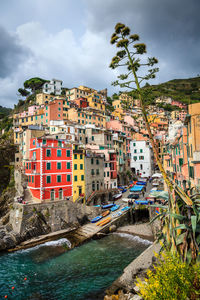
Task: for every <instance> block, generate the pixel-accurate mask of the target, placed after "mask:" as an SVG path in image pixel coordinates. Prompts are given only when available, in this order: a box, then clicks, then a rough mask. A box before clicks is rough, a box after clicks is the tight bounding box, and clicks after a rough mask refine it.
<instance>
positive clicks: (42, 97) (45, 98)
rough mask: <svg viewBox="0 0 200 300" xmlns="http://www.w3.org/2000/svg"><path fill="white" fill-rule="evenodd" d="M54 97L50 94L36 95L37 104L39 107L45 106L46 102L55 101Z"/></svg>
mask: <svg viewBox="0 0 200 300" xmlns="http://www.w3.org/2000/svg"><path fill="white" fill-rule="evenodd" d="M53 97H54V96H53V95H50V94H45V93H39V94H37V95H36V104H37V105H42V104H45V102H46V101H47V102H49V101H50V100H52V99H53Z"/></svg>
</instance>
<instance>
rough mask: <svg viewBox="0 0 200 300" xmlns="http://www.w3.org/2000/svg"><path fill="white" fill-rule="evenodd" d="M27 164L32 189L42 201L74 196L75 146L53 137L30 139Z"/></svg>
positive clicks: (35, 198) (37, 198) (39, 200)
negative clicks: (73, 156) (73, 147)
mask: <svg viewBox="0 0 200 300" xmlns="http://www.w3.org/2000/svg"><path fill="white" fill-rule="evenodd" d="M29 159H30V160H29V161H28V162H26V165H25V168H26V169H25V170H26V171H25V173H26V175H27V176H28V187H29V189H30V192H31V194H32V196H33V199H34V200H35V201H38V202H45V201H53V200H63V199H66V197H70V196H72V145H70V144H66V143H65V141H63V140H57V139H50V138H47V139H46V138H45V137H43V138H32V139H30V149H29Z"/></svg>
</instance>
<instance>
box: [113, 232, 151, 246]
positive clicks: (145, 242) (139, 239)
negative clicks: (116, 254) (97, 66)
mask: <svg viewBox="0 0 200 300" xmlns="http://www.w3.org/2000/svg"><path fill="white" fill-rule="evenodd" d="M113 234H114V235H118V236H120V237H123V238H126V239H128V240H131V241H135V242H137V243H141V244H144V245H152V244H153V243H152V242H150V241H148V240H145V239H142V238H141V237H139V236H135V235H131V234H128V233H120V232H114V233H113Z"/></svg>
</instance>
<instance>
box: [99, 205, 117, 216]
mask: <svg viewBox="0 0 200 300" xmlns="http://www.w3.org/2000/svg"><path fill="white" fill-rule="evenodd" d="M113 207H114V206H113ZM113 207H111V209H112V208H113ZM109 213H110V211H109V210H106V211H104V212H103V213H102V214H101V215H102V217H103V218H104V217H106V216H107V215H109Z"/></svg>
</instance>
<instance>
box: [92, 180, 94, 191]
mask: <svg viewBox="0 0 200 300" xmlns="http://www.w3.org/2000/svg"><path fill="white" fill-rule="evenodd" d="M92 191H93V192H94V191H95V182H94V181H92Z"/></svg>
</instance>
